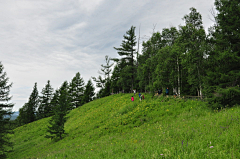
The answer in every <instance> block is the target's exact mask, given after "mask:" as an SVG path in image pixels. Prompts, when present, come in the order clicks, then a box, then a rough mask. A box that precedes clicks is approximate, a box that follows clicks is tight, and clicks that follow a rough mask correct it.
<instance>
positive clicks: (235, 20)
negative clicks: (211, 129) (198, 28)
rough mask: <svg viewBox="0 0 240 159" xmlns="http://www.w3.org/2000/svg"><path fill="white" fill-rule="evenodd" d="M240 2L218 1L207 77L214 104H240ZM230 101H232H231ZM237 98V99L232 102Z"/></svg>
mask: <svg viewBox="0 0 240 159" xmlns="http://www.w3.org/2000/svg"><path fill="white" fill-rule="evenodd" d="M239 5H240V1H239V0H231V1H230V0H216V1H215V7H216V10H217V15H216V17H215V19H216V24H215V25H214V27H212V28H211V32H210V33H211V34H210V36H209V37H210V42H211V44H212V45H213V49H212V50H211V51H210V53H209V57H208V59H207V61H208V70H207V77H206V88H205V90H206V92H207V95H208V97H212V100H210V105H215V106H214V107H224V106H226V105H227V104H228V105H229V106H234V105H235V104H240V100H239V99H240V98H239V96H240V93H239V92H240V88H239V85H240V43H239V41H240V18H239V15H240V7H239ZM226 101H231V102H227V103H226ZM232 101H234V102H232Z"/></svg>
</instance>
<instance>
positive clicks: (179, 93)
mask: <svg viewBox="0 0 240 159" xmlns="http://www.w3.org/2000/svg"><path fill="white" fill-rule="evenodd" d="M177 66H178V94H177V95H178V96H179V97H180V93H181V92H180V74H179V62H178V56H177Z"/></svg>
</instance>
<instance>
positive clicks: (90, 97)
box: [83, 79, 95, 104]
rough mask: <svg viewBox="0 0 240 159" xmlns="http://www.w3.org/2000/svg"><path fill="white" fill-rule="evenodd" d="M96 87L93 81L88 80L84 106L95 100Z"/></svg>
mask: <svg viewBox="0 0 240 159" xmlns="http://www.w3.org/2000/svg"><path fill="white" fill-rule="evenodd" d="M94 95H95V93H94V86H93V83H92V81H91V79H89V80H88V82H87V85H86V86H85V91H84V96H83V104H85V103H88V102H90V101H92V100H93V96H94Z"/></svg>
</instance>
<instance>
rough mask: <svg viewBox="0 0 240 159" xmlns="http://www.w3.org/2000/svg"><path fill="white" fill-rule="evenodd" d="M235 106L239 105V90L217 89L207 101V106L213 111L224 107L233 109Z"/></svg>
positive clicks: (235, 88)
mask: <svg viewBox="0 0 240 159" xmlns="http://www.w3.org/2000/svg"><path fill="white" fill-rule="evenodd" d="M236 104H238V105H240V88H239V87H238V86H237V87H230V88H225V89H223V88H219V89H218V90H217V91H216V92H215V93H214V95H213V97H212V98H210V99H209V106H210V107H212V108H214V109H217V108H218V109H220V108H225V107H233V106H235V105H236Z"/></svg>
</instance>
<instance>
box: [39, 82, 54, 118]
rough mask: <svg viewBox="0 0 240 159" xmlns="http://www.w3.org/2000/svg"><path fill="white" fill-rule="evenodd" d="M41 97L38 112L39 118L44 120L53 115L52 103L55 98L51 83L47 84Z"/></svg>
mask: <svg viewBox="0 0 240 159" xmlns="http://www.w3.org/2000/svg"><path fill="white" fill-rule="evenodd" d="M41 94H42V95H41V96H39V98H40V99H39V100H40V104H39V107H38V111H37V118H38V119H42V118H45V117H49V116H51V115H52V113H53V110H52V108H51V105H50V102H51V100H52V97H53V88H52V86H51V84H50V81H49V80H48V81H47V84H46V85H45V87H44V88H43V89H42V92H41Z"/></svg>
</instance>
